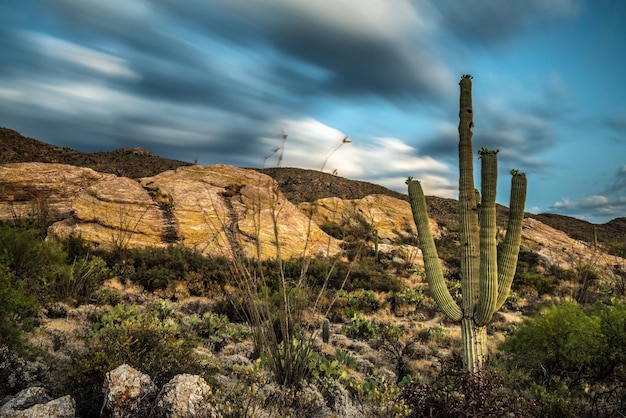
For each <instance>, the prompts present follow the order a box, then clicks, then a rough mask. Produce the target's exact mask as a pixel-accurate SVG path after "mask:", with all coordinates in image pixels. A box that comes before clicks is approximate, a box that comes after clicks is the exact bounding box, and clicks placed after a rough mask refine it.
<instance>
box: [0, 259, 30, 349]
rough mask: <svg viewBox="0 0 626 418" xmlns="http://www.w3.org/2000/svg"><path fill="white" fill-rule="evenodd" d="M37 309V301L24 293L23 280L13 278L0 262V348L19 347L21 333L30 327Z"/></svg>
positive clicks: (11, 273) (27, 293)
mask: <svg viewBox="0 0 626 418" xmlns="http://www.w3.org/2000/svg"><path fill="white" fill-rule="evenodd" d="M37 309H38V305H37V301H36V299H35V297H34V296H33V295H32V294H30V293H29V292H27V291H26V286H25V283H24V280H23V279H20V278H17V277H15V275H14V274H13V272H11V271H10V269H9V268H8V267H7V266H6V264H5V263H3V262H2V261H1V260H0V346H7V347H10V348H16V347H18V346H21V344H22V331H24V330H28V329H30V328H31V327H32V318H33V316H34V315H35V313H36V312H37Z"/></svg>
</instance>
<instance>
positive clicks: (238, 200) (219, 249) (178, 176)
mask: <svg viewBox="0 0 626 418" xmlns="http://www.w3.org/2000/svg"><path fill="white" fill-rule="evenodd" d="M142 185H143V186H144V188H146V189H148V190H150V191H151V193H152V194H153V195H155V196H157V198H158V199H159V200H160V201H164V202H166V205H167V206H168V207H169V208H170V211H171V213H172V215H173V217H174V218H175V219H176V222H177V228H178V238H179V240H180V241H181V242H183V243H184V244H185V245H188V246H193V247H195V248H200V249H202V250H203V252H204V253H207V254H211V255H218V256H226V257H232V256H233V255H236V256H246V257H257V255H260V258H262V259H267V258H275V257H276V256H277V252H278V251H279V252H280V256H281V257H283V258H292V257H301V256H304V255H316V254H320V253H321V254H324V255H329V254H336V253H337V252H339V246H338V243H337V241H336V240H334V239H332V238H330V237H329V236H328V235H326V234H325V233H324V232H323V231H322V230H320V228H319V227H318V226H317V225H315V224H314V223H311V222H309V218H308V217H307V216H305V215H304V214H303V213H301V212H300V211H299V210H298V209H297V207H296V206H294V205H293V204H292V203H291V202H289V201H288V200H287V199H286V198H285V196H284V195H283V194H282V192H281V191H280V190H279V188H278V184H277V183H276V182H275V181H274V180H273V179H272V178H271V177H269V176H267V175H265V174H261V173H259V172H257V171H255V170H247V169H242V168H236V167H232V166H228V165H213V166H208V167H207V166H188V167H180V168H178V169H177V170H176V171H166V172H164V173H161V174H158V175H156V176H154V177H149V178H144V179H142Z"/></svg>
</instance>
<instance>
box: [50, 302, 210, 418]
mask: <svg viewBox="0 0 626 418" xmlns="http://www.w3.org/2000/svg"><path fill="white" fill-rule="evenodd" d="M150 309H151V310H150ZM171 319H172V315H171V312H170V310H169V309H168V306H167V305H166V304H155V305H153V306H152V307H151V308H149V311H148V312H141V311H140V310H139V309H137V308H136V307H135V306H128V307H126V306H124V305H117V306H116V307H114V308H111V309H110V310H109V311H108V312H107V313H105V314H103V315H102V316H101V317H100V320H99V321H98V322H97V323H96V324H94V326H93V329H92V332H91V335H90V337H89V340H88V341H87V344H86V346H87V347H86V351H85V352H83V353H81V354H78V355H76V357H74V358H72V359H71V362H70V364H68V365H67V367H65V368H64V369H63V370H62V371H61V379H62V382H63V386H64V390H65V392H66V393H70V394H72V396H73V397H74V399H75V400H76V403H77V406H78V411H79V413H80V414H81V415H82V416H94V415H97V413H98V408H99V407H100V405H102V401H103V395H102V382H103V381H104V377H105V374H106V373H107V372H109V371H111V370H113V369H115V368H116V367H118V366H120V365H121V364H129V365H131V366H132V367H134V368H136V369H137V370H140V371H141V372H143V373H146V374H148V375H149V376H150V377H152V379H153V380H154V382H155V384H157V385H159V386H160V385H162V384H164V383H165V382H167V381H168V380H169V379H171V378H172V377H174V376H175V375H176V374H180V373H191V374H198V375H201V376H203V377H205V378H209V377H210V375H211V373H212V372H213V370H211V369H208V368H207V366H205V365H203V364H201V363H200V361H199V359H198V358H196V357H195V356H194V354H193V349H194V346H195V345H194V344H193V342H192V340H191V339H188V338H184V336H183V335H181V333H180V327H179V325H178V324H177V323H176V322H175V321H173V320H171Z"/></svg>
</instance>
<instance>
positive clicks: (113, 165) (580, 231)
mask: <svg viewBox="0 0 626 418" xmlns="http://www.w3.org/2000/svg"><path fill="white" fill-rule="evenodd" d="M16 162H45V163H63V164H70V165H75V166H79V167H89V168H92V169H93V170H96V171H99V172H103V173H111V174H115V175H118V176H123V177H130V178H142V177H151V176H154V175H156V174H159V173H161V172H163V171H167V170H174V169H176V168H178V167H181V166H186V165H191V163H187V162H183V161H177V160H170V159H166V158H161V157H159V156H157V155H155V154H153V153H151V152H150V151H148V150H145V149H142V148H122V149H119V150H116V151H111V152H97V153H83V152H79V151H76V150H73V149H71V148H63V147H57V146H54V145H50V144H47V143H45V142H42V141H39V140H37V139H33V138H27V137H24V136H22V135H21V134H19V133H18V132H16V131H14V130H11V129H8V128H0V164H6V163H16ZM258 170H259V171H261V172H263V173H265V174H267V175H269V176H271V177H273V178H274V179H275V180H276V181H277V182H278V184H279V186H280V188H281V191H282V192H283V193H284V194H285V196H286V197H287V199H289V200H290V201H291V202H293V203H296V204H297V203H301V202H307V201H308V202H311V201H315V200H317V199H320V198H324V197H339V198H342V199H360V198H363V197H365V196H368V195H371V194H384V195H388V196H392V197H396V198H399V199H408V198H407V196H406V195H405V194H402V193H398V192H395V191H392V190H389V189H387V188H385V187H383V186H380V185H377V184H373V183H368V182H363V181H356V180H349V179H346V178H343V177H339V176H334V175H332V174H328V173H323V172H320V171H316V170H304V169H299V168H265V169H258ZM427 202H428V210H429V216H431V217H432V218H433V219H435V220H437V222H438V223H440V224H442V225H443V226H446V227H448V228H449V229H452V230H454V229H456V224H457V219H458V216H457V204H456V201H455V200H454V199H444V198H440V197H435V196H429V197H428V198H427ZM498 209H499V210H498V223H499V224H500V225H501V226H504V225H506V215H507V213H508V209H507V208H505V207H502V206H500V207H499V208H498ZM527 216H530V217H533V218H535V219H537V220H539V221H541V222H543V223H545V224H546V225H549V226H551V227H553V228H556V229H559V230H561V231H563V232H565V233H566V234H568V235H569V236H570V237H572V238H575V239H578V240H582V241H587V242H593V240H594V233H595V234H596V235H597V239H598V242H599V243H604V244H609V243H620V244H622V245H624V244H626V217H622V218H617V219H614V220H612V221H610V222H607V223H605V224H601V225H594V224H592V223H590V222H587V221H583V220H580V219H576V218H572V217H569V216H563V215H556V214H539V215H533V214H528V215H527ZM594 229H595V231H594Z"/></svg>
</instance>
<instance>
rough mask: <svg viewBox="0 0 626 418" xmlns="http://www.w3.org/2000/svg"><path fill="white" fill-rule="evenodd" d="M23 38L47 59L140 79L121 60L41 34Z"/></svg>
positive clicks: (112, 74) (30, 34)
mask: <svg viewBox="0 0 626 418" xmlns="http://www.w3.org/2000/svg"><path fill="white" fill-rule="evenodd" d="M24 37H25V38H27V40H28V41H30V42H32V43H33V44H34V46H35V47H36V48H38V49H39V53H40V54H41V55H43V56H46V57H48V58H51V59H56V60H61V61H65V62H66V63H69V64H73V65H76V66H80V67H83V68H86V69H89V70H93V71H97V72H99V73H102V74H103V75H107V76H115V77H127V78H133V79H138V78H140V75H139V74H137V73H136V72H135V71H133V70H132V69H131V68H130V67H129V65H128V64H129V63H128V61H127V60H125V59H123V58H120V57H116V56H114V55H111V54H108V53H105V52H102V51H98V50H95V49H92V48H87V47H85V46H82V45H79V44H76V43H74V42H69V41H66V40H63V39H59V38H56V37H53V36H50V35H46V34H42V33H35V32H27V33H25V34H24Z"/></svg>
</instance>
